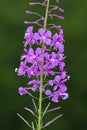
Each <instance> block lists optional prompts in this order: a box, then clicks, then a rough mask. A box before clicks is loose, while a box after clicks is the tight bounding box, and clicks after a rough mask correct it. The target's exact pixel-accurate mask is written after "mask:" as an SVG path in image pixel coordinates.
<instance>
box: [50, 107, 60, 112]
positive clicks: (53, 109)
mask: <svg viewBox="0 0 87 130" xmlns="http://www.w3.org/2000/svg"><path fill="white" fill-rule="evenodd" d="M60 108H61V107H55V108H52V109H49V110H48V111H47V113H48V112H52V111H55V110H59V109H60Z"/></svg>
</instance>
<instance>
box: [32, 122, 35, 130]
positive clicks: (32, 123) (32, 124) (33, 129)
mask: <svg viewBox="0 0 87 130" xmlns="http://www.w3.org/2000/svg"><path fill="white" fill-rule="evenodd" d="M32 129H33V130H35V127H34V123H33V122H32Z"/></svg>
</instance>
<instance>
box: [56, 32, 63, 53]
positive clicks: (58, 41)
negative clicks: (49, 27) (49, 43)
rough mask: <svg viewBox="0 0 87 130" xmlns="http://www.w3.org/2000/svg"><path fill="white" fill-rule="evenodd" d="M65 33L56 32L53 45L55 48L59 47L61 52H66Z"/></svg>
mask: <svg viewBox="0 0 87 130" xmlns="http://www.w3.org/2000/svg"><path fill="white" fill-rule="evenodd" d="M62 42H63V35H62V34H57V33H56V34H54V36H53V46H54V48H55V49H58V50H59V52H60V53H63V52H64V45H63V44H62Z"/></svg>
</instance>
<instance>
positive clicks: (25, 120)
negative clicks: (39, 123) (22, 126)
mask: <svg viewBox="0 0 87 130" xmlns="http://www.w3.org/2000/svg"><path fill="white" fill-rule="evenodd" d="M17 115H18V116H19V117H20V118H21V119H22V120H23V121H24V122H25V123H26V124H27V125H28V126H29V127H30V128H32V126H31V125H30V124H29V123H28V122H27V121H26V120H25V119H24V118H23V117H22V116H21V115H20V114H18V113H17Z"/></svg>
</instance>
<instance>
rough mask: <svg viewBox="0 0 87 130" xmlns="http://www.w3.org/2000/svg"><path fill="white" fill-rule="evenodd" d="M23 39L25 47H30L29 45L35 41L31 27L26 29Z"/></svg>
mask: <svg viewBox="0 0 87 130" xmlns="http://www.w3.org/2000/svg"><path fill="white" fill-rule="evenodd" d="M24 39H25V40H26V41H25V45H28V44H29V45H30V44H31V43H33V44H34V42H35V41H34V39H33V26H31V27H28V28H27V30H26V31H25V36H24Z"/></svg>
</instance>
